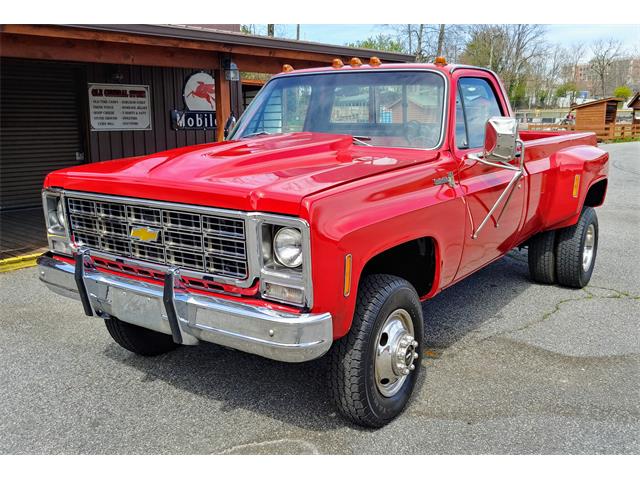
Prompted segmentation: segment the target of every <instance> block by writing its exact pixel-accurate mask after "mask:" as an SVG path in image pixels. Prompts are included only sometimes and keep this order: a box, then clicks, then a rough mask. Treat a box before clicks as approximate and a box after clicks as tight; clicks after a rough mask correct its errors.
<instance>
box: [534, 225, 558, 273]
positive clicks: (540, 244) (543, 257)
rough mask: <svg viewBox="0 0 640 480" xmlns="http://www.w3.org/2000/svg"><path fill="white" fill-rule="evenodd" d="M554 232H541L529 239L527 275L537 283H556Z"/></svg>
mask: <svg viewBox="0 0 640 480" xmlns="http://www.w3.org/2000/svg"><path fill="white" fill-rule="evenodd" d="M555 243H556V232H555V231H554V230H550V231H548V232H541V233H539V234H537V235H535V236H534V237H532V238H531V239H530V240H529V275H531V278H532V280H533V281H535V282H538V283H546V284H553V283H556V246H555Z"/></svg>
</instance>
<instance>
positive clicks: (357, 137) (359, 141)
mask: <svg viewBox="0 0 640 480" xmlns="http://www.w3.org/2000/svg"><path fill="white" fill-rule="evenodd" d="M351 137H353V141H354V142H355V143H357V144H358V145H364V146H365V147H372V146H373V145H371V144H370V143H367V142H365V140H371V137H365V136H363V135H351Z"/></svg>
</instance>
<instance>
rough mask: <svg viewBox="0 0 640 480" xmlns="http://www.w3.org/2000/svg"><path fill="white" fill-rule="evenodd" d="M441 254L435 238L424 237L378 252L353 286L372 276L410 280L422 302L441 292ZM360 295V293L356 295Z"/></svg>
mask: <svg viewBox="0 0 640 480" xmlns="http://www.w3.org/2000/svg"><path fill="white" fill-rule="evenodd" d="M439 265H440V251H439V248H438V241H437V240H436V238H435V237H433V236H422V237H417V238H414V239H412V240H407V241H404V242H398V243H396V244H395V245H392V246H387V247H386V248H383V249H380V250H379V251H376V252H375V253H373V254H372V255H370V256H369V257H368V258H367V259H366V261H365V262H364V263H363V266H362V268H361V269H360V272H359V275H358V278H357V279H356V278H354V286H356V289H357V285H359V283H360V282H361V281H362V279H363V278H364V277H365V276H367V275H372V274H388V275H395V276H397V277H400V278H403V279H405V280H407V281H408V282H409V283H410V284H411V285H413V287H414V288H415V289H416V292H418V296H419V297H420V298H425V297H429V296H431V294H432V293H433V292H434V291H435V290H437V288H438V277H439V271H440V269H439ZM354 293H356V294H357V291H356V292H354Z"/></svg>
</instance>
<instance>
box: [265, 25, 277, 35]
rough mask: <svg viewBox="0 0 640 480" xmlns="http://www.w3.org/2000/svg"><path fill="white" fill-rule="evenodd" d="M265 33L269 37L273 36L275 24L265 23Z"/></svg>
mask: <svg viewBox="0 0 640 480" xmlns="http://www.w3.org/2000/svg"><path fill="white" fill-rule="evenodd" d="M267 35H268V36H269V37H275V36H276V26H275V24H273V23H267Z"/></svg>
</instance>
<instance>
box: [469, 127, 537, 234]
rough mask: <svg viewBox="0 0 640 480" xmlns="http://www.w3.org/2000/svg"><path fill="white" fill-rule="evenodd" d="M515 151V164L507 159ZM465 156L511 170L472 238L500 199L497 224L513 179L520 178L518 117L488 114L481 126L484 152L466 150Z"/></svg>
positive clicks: (510, 158)
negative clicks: (480, 153)
mask: <svg viewBox="0 0 640 480" xmlns="http://www.w3.org/2000/svg"><path fill="white" fill-rule="evenodd" d="M518 145H520V152H518V150H517V148H518ZM518 155H519V156H520V163H519V165H518V166H515V165H512V164H511V163H509V162H511V160H513V159H514V158H516V156H518ZM467 158H469V159H471V160H475V161H477V162H480V163H483V164H485V165H488V166H490V167H496V168H502V169H505V170H512V171H513V172H514V174H513V178H512V179H511V181H509V183H508V184H507V186H506V187H505V189H504V191H503V192H502V193H501V194H500V196H499V197H498V199H497V200H496V201H495V203H494V204H493V206H492V207H491V208H490V209H489V211H488V212H487V215H486V216H485V217H484V220H482V222H480V224H479V225H478V226H477V227H476V229H475V231H474V232H473V234H472V235H471V238H473V239H476V238H478V235H479V234H480V231H481V230H482V229H483V228H484V226H485V225H486V224H487V222H488V221H489V219H490V218H491V217H492V216H493V214H494V213H495V212H496V210H497V208H498V207H499V206H500V205H501V204H502V203H503V202H504V206H503V207H502V211H501V212H500V214H499V215H498V217H497V218H496V219H495V222H496V227H497V226H498V223H499V222H500V217H501V216H502V214H503V213H504V211H505V209H506V208H507V204H508V203H509V200H511V193H512V192H513V189H514V188H515V185H516V183H518V181H519V180H520V178H521V177H522V176H523V175H524V143H523V142H522V141H521V140H520V139H518V121H517V120H516V119H515V118H510V117H491V118H490V119H489V120H487V125H486V127H485V136H484V153H483V154H482V155H478V154H473V153H472V154H469V156H468V157H467Z"/></svg>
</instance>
